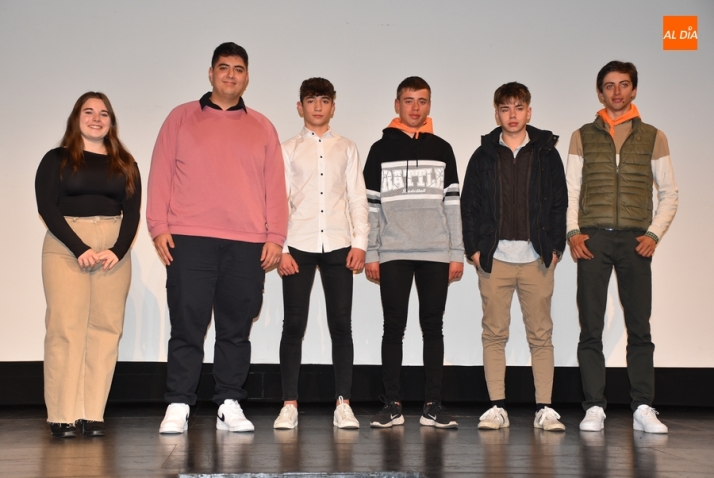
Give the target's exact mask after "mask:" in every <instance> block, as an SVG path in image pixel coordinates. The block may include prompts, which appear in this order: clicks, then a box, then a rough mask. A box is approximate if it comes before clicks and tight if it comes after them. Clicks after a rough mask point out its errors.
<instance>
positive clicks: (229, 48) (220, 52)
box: [211, 41, 248, 68]
mask: <svg viewBox="0 0 714 478" xmlns="http://www.w3.org/2000/svg"><path fill="white" fill-rule="evenodd" d="M222 56H237V57H240V58H242V59H243V63H245V67H246V68H248V52H247V51H245V48H243V47H242V46H240V45H236V44H235V43H233V42H232V41H229V42H226V43H221V44H220V45H218V46H217V47H216V49H215V50H213V57H212V58H211V68H215V67H216V63H218V59H219V58H220V57H222Z"/></svg>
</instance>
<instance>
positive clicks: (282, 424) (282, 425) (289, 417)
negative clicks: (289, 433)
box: [273, 405, 298, 430]
mask: <svg viewBox="0 0 714 478" xmlns="http://www.w3.org/2000/svg"><path fill="white" fill-rule="evenodd" d="M297 424H298V411H297V408H295V405H284V406H283V408H281V409H280V414H279V415H278V418H276V419H275V423H273V428H275V429H277V430H292V429H293V428H295V427H296V426H297Z"/></svg>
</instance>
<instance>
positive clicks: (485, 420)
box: [478, 405, 510, 430]
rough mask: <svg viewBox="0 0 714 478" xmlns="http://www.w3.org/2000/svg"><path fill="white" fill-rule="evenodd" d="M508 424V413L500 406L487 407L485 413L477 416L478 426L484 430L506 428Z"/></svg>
mask: <svg viewBox="0 0 714 478" xmlns="http://www.w3.org/2000/svg"><path fill="white" fill-rule="evenodd" d="M509 425H510V423H509V422H508V413H506V410H504V409H503V408H501V407H497V406H496V405H494V406H493V407H492V408H489V409H488V410H487V411H486V413H484V414H483V415H481V418H479V422H478V427H479V428H481V429H485V430H498V429H499V428H506V427H508V426H509Z"/></svg>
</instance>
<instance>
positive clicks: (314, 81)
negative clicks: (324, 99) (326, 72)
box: [300, 77, 337, 103]
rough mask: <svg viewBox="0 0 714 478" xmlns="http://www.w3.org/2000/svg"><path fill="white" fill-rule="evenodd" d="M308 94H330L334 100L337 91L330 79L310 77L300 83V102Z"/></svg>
mask: <svg viewBox="0 0 714 478" xmlns="http://www.w3.org/2000/svg"><path fill="white" fill-rule="evenodd" d="M308 96H329V97H330V99H331V100H333V101H334V100H335V96H337V92H336V91H335V87H334V86H332V83H330V81H329V80H326V79H324V78H319V77H315V78H308V79H307V80H305V81H303V82H302V84H301V85H300V102H301V103H302V100H304V99H305V98H307V97H308Z"/></svg>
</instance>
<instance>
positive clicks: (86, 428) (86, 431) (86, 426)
mask: <svg viewBox="0 0 714 478" xmlns="http://www.w3.org/2000/svg"><path fill="white" fill-rule="evenodd" d="M80 421H81V422H82V435H84V436H86V437H103V436H104V422H93V421H91V420H80Z"/></svg>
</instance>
